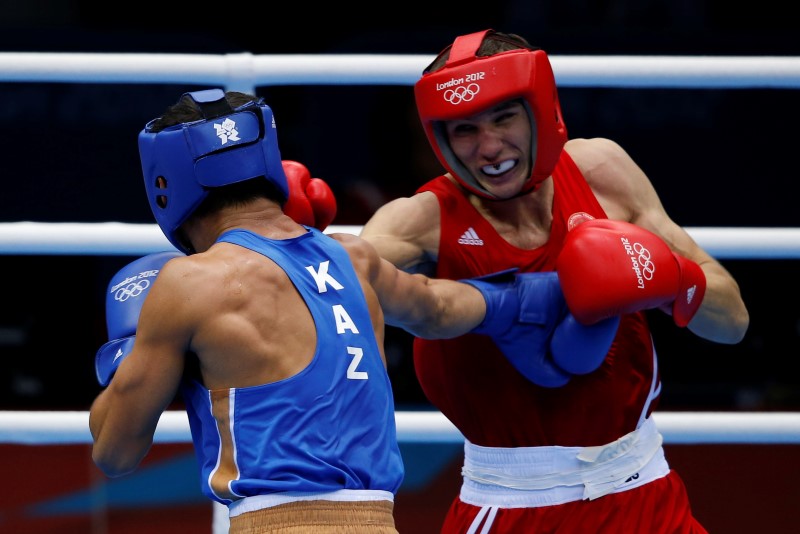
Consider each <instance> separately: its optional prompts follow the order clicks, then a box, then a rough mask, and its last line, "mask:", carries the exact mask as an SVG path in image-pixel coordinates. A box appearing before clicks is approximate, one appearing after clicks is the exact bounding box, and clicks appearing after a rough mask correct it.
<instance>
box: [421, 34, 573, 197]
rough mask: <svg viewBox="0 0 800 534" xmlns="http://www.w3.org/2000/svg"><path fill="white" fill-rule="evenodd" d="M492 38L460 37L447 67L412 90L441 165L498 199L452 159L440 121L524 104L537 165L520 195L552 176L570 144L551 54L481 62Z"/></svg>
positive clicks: (521, 52) (512, 54)
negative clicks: (481, 50)
mask: <svg viewBox="0 0 800 534" xmlns="http://www.w3.org/2000/svg"><path fill="white" fill-rule="evenodd" d="M491 32H492V30H483V31H480V32H476V33H472V34H468V35H462V36H459V37H457V38H456V40H455V41H454V42H453V44H452V45H451V46H450V47H449V48H450V55H449V57H448V59H447V62H446V63H445V65H444V67H442V68H441V69H439V70H436V71H433V72H425V73H423V75H422V77H421V78H420V79H419V81H417V83H416V84H415V85H414V95H415V98H416V103H417V111H418V112H419V117H420V120H421V121H422V126H423V129H424V130H425V135H426V136H427V137H428V141H429V142H430V144H431V147H432V148H433V151H434V153H435V154H436V157H437V158H438V159H439V162H440V163H441V164H442V165H443V166H444V168H445V169H447V171H448V172H449V173H450V174H452V175H453V177H454V178H455V179H456V180H458V182H459V183H460V184H461V185H463V186H464V187H465V188H467V189H468V190H469V191H471V192H473V193H475V194H476V195H479V196H481V197H484V198H489V199H495V198H497V197H495V196H494V195H492V194H491V193H490V192H489V191H487V190H486V189H485V188H484V187H483V186H481V184H480V183H479V182H478V180H477V179H476V178H475V176H474V175H473V174H472V173H471V172H470V171H469V170H468V169H467V168H466V167H465V166H464V165H463V164H462V163H461V161H460V160H459V159H458V157H456V155H455V154H454V153H453V151H452V149H451V148H450V143H449V142H448V138H447V133H446V131H445V128H444V125H443V124H442V121H449V120H456V119H465V118H467V117H471V116H472V115H475V114H477V113H480V112H483V111H486V110H488V109H490V108H492V107H494V106H496V105H498V104H500V103H502V102H505V101H507V100H511V99H514V98H519V99H521V100H522V102H523V103H524V105H525V108H526V110H527V111H528V114H529V116H530V119H531V154H532V160H533V161H532V162H531V176H530V178H528V180H527V181H526V182H525V184H524V185H523V188H522V191H521V193H525V192H528V191H531V190H534V189H535V188H537V187H538V186H539V184H541V183H542V181H544V180H545V179H547V177H548V176H550V175H551V174H552V172H553V169H554V168H555V166H556V163H557V162H558V158H559V157H560V155H561V151H562V149H563V148H564V143H566V141H567V129H566V126H565V125H564V121H563V119H562V117H561V106H560V104H559V101H558V91H557V89H556V83H555V77H554V75H553V70H552V67H551V65H550V60H549V59H548V58H547V54H546V53H545V52H544V51H543V50H530V49H527V48H520V49H514V50H508V51H504V52H499V53H497V54H494V55H491V56H478V55H477V51H478V49H479V48H480V46H481V44H482V43H483V41H484V38H485V37H486V36H487V34H489V33H491ZM445 50H446V49H445ZM440 55H441V54H440Z"/></svg>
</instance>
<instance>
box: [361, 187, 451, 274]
mask: <svg viewBox="0 0 800 534" xmlns="http://www.w3.org/2000/svg"><path fill="white" fill-rule="evenodd" d="M440 231H441V230H440V210H439V200H438V199H437V198H436V195H434V194H433V193H430V192H424V193H417V194H416V195H414V196H412V197H407V198H398V199H395V200H393V201H391V202H389V203H387V204H385V205H383V206H382V207H381V208H380V209H378V210H377V211H376V212H375V214H374V215H373V216H372V218H371V219H370V220H369V221H368V222H367V223H366V224H365V225H364V228H363V229H362V231H361V237H363V238H364V239H366V240H368V241H369V242H370V243H372V244H373V245H374V246H375V248H376V249H377V250H378V253H379V254H380V255H381V256H382V257H383V258H386V259H387V260H388V261H390V262H391V263H393V264H394V265H396V266H397V267H399V268H401V269H403V270H409V271H414V270H417V269H419V268H420V266H423V265H427V264H429V263H430V262H432V261H435V258H436V257H438V254H439V236H440Z"/></svg>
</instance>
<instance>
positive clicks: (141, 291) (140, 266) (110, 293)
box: [94, 251, 184, 387]
mask: <svg viewBox="0 0 800 534" xmlns="http://www.w3.org/2000/svg"><path fill="white" fill-rule="evenodd" d="M183 255H184V254H183V253H181V252H178V251H170V252H157V253H155V254H150V255H148V256H144V257H142V258H139V259H138V260H135V261H133V262H131V263H129V264H128V265H126V266H125V267H123V268H122V269H120V270H119V272H117V274H115V275H114V276H113V277H112V278H111V281H110V282H109V283H108V290H107V292H106V327H107V329H108V338H109V339H110V341H109V342H108V343H105V344H104V345H103V346H102V347H100V349H99V350H98V351H97V354H96V355H95V360H94V369H95V373H96V374H97V381H98V382H99V383H100V385H101V386H103V387H105V386H107V385H108V384H109V383H110V382H111V378H112V377H113V376H114V373H115V372H116V371H117V367H119V364H120V363H121V362H122V360H124V359H125V358H126V357H127V356H128V354H130V352H131V349H132V348H133V342H134V340H135V339H136V325H137V323H138V322H139V313H140V312H141V311H142V304H143V303H144V299H145V297H146V296H147V293H148V292H149V291H150V287H151V286H152V285H153V281H155V279H156V276H158V272H159V270H160V269H161V268H162V267H163V266H164V264H165V263H167V262H168V261H169V260H171V259H172V258H177V257H179V256H183Z"/></svg>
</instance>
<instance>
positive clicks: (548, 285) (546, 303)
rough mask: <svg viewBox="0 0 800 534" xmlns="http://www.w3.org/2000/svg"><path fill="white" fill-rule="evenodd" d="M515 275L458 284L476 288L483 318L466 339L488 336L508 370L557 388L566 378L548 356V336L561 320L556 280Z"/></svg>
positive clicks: (546, 276)
mask: <svg viewBox="0 0 800 534" xmlns="http://www.w3.org/2000/svg"><path fill="white" fill-rule="evenodd" d="M515 271H516V269H511V270H507V271H502V272H498V273H494V274H491V275H487V276H482V277H479V278H471V279H464V280H460V282H463V283H465V284H469V285H471V286H473V287H475V288H477V289H478V290H479V291H480V292H481V294H482V295H483V297H484V299H485V300H486V316H485V317H484V320H483V321H482V322H481V324H479V325H478V326H477V327H475V328H474V329H473V330H472V333H475V334H486V335H488V336H490V337H491V338H492V340H493V341H494V342H495V344H496V345H497V346H498V348H500V350H501V351H502V352H503V354H504V355H505V357H506V358H507V359H508V361H509V362H510V363H511V364H512V365H513V366H514V368H516V369H517V371H519V372H520V373H522V375H523V376H525V378H527V379H528V380H530V381H531V382H533V383H534V384H537V385H539V386H542V387H547V388H556V387H561V386H563V385H565V384H566V383H567V382H569V380H570V378H571V375H570V374H569V373H567V372H565V371H564V370H563V369H561V368H560V367H559V366H558V365H556V363H555V361H554V360H553V358H552V356H551V355H550V353H549V350H550V338H551V336H552V334H553V331H554V330H555V328H556V325H557V324H558V323H559V322H560V321H561V319H562V317H564V316H565V315H566V314H567V305H566V301H565V300H564V295H563V294H562V293H561V286H560V285H559V281H558V275H557V274H556V273H555V272H546V273H521V274H515Z"/></svg>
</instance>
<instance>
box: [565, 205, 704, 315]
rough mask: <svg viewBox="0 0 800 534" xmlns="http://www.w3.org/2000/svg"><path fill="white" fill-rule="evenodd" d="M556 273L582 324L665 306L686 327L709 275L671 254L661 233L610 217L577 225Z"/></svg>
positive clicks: (568, 239) (695, 310)
mask: <svg viewBox="0 0 800 534" xmlns="http://www.w3.org/2000/svg"><path fill="white" fill-rule="evenodd" d="M556 271H557V272H558V278H559V280H560V282H561V288H562V290H563V292H564V298H565V299H566V301H567V306H568V307H569V309H570V311H571V312H572V314H573V315H574V316H575V317H576V318H577V319H578V321H580V322H581V323H583V324H594V323H596V322H598V321H600V320H602V319H605V318H608V317H613V316H615V315H621V314H623V313H632V312H636V311H640V310H648V309H652V308H662V309H665V311H671V312H672V318H673V320H674V321H675V324H677V325H678V326H681V327H683V326H686V325H687V324H689V321H691V320H692V317H694V314H695V313H696V312H697V309H698V308H699V307H700V303H701V302H702V301H703V296H704V295H705V291H706V277H705V274H704V273H703V270H702V269H701V268H700V266H699V265H698V264H697V263H695V262H693V261H691V260H689V259H687V258H684V257H682V256H679V255H677V254H675V253H674V252H672V250H670V248H669V246H668V245H667V244H666V243H665V242H664V241H663V240H662V239H661V238H660V237H659V236H657V235H656V234H654V233H652V232H650V231H648V230H645V229H644V228H640V227H638V226H636V225H633V224H630V223H627V222H622V221H612V220H609V219H595V220H591V221H586V222H584V223H581V224H579V225H578V226H577V227H575V228H574V229H572V230H571V231H570V232H569V233H568V234H567V238H566V240H565V241H564V248H563V249H562V250H561V253H560V254H559V256H558V260H557V261H556Z"/></svg>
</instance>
